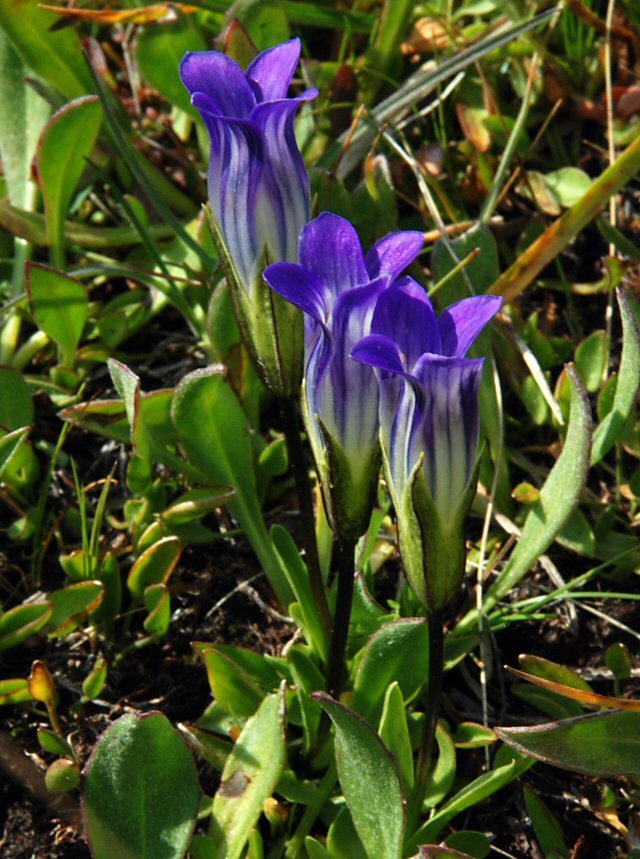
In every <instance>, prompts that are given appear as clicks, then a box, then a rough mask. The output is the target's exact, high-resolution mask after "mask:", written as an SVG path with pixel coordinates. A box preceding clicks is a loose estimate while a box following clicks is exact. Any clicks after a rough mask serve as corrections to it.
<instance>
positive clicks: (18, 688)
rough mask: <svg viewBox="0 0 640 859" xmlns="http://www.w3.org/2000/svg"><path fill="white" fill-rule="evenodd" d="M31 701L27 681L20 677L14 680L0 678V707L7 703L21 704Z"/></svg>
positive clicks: (31, 697)
mask: <svg viewBox="0 0 640 859" xmlns="http://www.w3.org/2000/svg"><path fill="white" fill-rule="evenodd" d="M25 701H33V695H32V694H31V692H29V681H28V680H25V679H24V678H22V677H17V678H16V679H15V680H0V707H2V706H3V705H7V704H23V703H24V702H25Z"/></svg>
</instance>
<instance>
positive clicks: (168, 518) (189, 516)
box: [161, 486, 235, 525]
mask: <svg viewBox="0 0 640 859" xmlns="http://www.w3.org/2000/svg"><path fill="white" fill-rule="evenodd" d="M234 494H235V493H234V490H233V489H232V488H231V487H230V486H212V487H211V488H210V489H191V490H189V492H185V493H184V495H181V496H180V497H179V498H176V500H175V501H173V502H172V503H171V504H170V505H169V507H167V509H166V510H165V511H164V512H163V513H162V514H161V518H162V520H163V521H164V522H167V523H169V524H171V525H183V524H185V523H186V522H193V521H194V520H196V519H201V518H202V517H203V516H206V515H207V513H212V512H213V511H214V510H216V509H217V508H218V507H222V506H224V505H225V504H227V502H229V501H231V499H232V498H233V496H234Z"/></svg>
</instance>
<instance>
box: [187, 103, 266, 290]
mask: <svg viewBox="0 0 640 859" xmlns="http://www.w3.org/2000/svg"><path fill="white" fill-rule="evenodd" d="M201 113H202V118H203V120H204V122H205V125H206V127H207V130H208V132H209V136H210V138H211V158H210V161H209V173H208V181H209V201H210V204H211V212H212V214H213V218H214V220H215V221H216V223H217V224H218V228H219V229H220V232H221V233H222V236H223V238H224V242H225V244H226V246H227V250H228V252H229V255H230V257H231V259H232V260H233V263H234V265H235V268H236V271H237V273H238V277H239V279H240V282H241V283H242V284H243V286H244V287H245V289H246V290H247V291H248V292H250V291H251V289H252V287H253V284H254V282H255V279H256V277H257V275H258V273H259V272H258V266H259V265H260V264H261V262H262V259H261V256H260V253H261V243H260V231H259V224H258V221H257V199H258V195H259V193H260V186H261V184H262V182H263V173H264V160H265V157H264V144H263V139H262V136H261V134H260V133H259V131H258V130H257V129H256V128H255V127H254V126H253V125H252V124H251V123H249V122H248V121H246V120H237V119H229V118H227V117H221V116H214V115H212V114H210V113H208V112H207V111H205V110H201Z"/></svg>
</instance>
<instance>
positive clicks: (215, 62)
mask: <svg viewBox="0 0 640 859" xmlns="http://www.w3.org/2000/svg"><path fill="white" fill-rule="evenodd" d="M180 79H181V80H182V83H183V84H184V85H185V87H186V88H187V89H188V90H189V92H190V93H191V95H192V96H193V95H195V93H197V92H202V93H204V94H205V95H207V96H209V98H212V99H213V100H214V102H215V104H216V105H217V106H218V107H219V109H220V111H221V112H222V114H223V115H224V116H233V117H237V118H244V117H246V116H248V115H249V113H250V111H251V109H252V108H253V107H254V106H255V103H256V98H255V95H254V93H253V90H252V88H251V86H250V85H249V82H248V81H247V79H246V77H245V74H244V72H243V71H242V69H241V68H240V66H239V65H238V64H237V63H236V62H235V61H234V60H232V59H231V58H230V57H227V56H225V55H224V54H221V53H220V52H219V51H189V52H188V53H186V54H185V55H184V57H183V58H182V62H181V63H180Z"/></svg>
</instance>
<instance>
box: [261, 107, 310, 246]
mask: <svg viewBox="0 0 640 859" xmlns="http://www.w3.org/2000/svg"><path fill="white" fill-rule="evenodd" d="M314 97H315V90H310V91H309V92H308V93H305V94H303V96H301V97H300V98H292V99H285V100H282V101H272V102H268V103H265V104H259V105H257V107H255V108H254V109H253V111H252V112H251V117H250V119H251V122H252V123H253V125H254V126H255V127H256V128H257V129H258V130H259V131H260V132H261V133H262V136H263V139H264V147H265V183H264V186H263V188H262V193H261V195H260V201H259V205H260V221H261V224H262V230H263V232H264V237H265V242H266V244H267V246H268V248H269V255H270V258H271V259H273V260H274V261H275V260H287V261H290V262H297V261H298V238H299V236H300V231H301V230H302V228H303V227H304V225H305V224H306V223H307V221H308V219H309V178H308V175H307V171H306V168H305V166H304V161H303V160H302V155H301V154H300V150H299V149H298V144H297V142H296V137H295V133H294V129H293V120H294V117H295V112H296V110H297V108H298V106H299V105H300V103H301V102H302V101H305V100H307V99H309V98H314Z"/></svg>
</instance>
